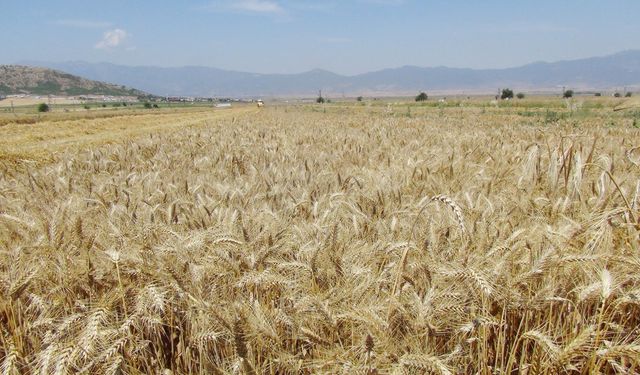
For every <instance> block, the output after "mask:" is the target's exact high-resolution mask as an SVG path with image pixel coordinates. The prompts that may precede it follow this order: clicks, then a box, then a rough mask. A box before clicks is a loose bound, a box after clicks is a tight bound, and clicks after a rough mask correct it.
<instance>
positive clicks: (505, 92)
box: [500, 89, 513, 99]
mask: <svg viewBox="0 0 640 375" xmlns="http://www.w3.org/2000/svg"><path fill="white" fill-rule="evenodd" d="M500 98H501V99H513V90H511V89H502V95H500Z"/></svg>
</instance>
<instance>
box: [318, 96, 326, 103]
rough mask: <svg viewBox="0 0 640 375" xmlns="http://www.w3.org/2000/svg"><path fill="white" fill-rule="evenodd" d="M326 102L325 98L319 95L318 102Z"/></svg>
mask: <svg viewBox="0 0 640 375" xmlns="http://www.w3.org/2000/svg"><path fill="white" fill-rule="evenodd" d="M324 102H325V99H324V98H323V97H322V96H318V99H316V103H318V104H322V103H324Z"/></svg>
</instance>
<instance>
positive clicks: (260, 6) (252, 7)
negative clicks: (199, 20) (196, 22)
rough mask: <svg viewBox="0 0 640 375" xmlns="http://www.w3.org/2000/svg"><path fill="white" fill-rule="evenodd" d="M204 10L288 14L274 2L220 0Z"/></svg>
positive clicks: (267, 0)
mask: <svg viewBox="0 0 640 375" xmlns="http://www.w3.org/2000/svg"><path fill="white" fill-rule="evenodd" d="M204 8H205V9H206V10H211V11H215V12H224V11H227V12H228V11H232V12H243V13H261V14H284V13H286V12H285V10H284V8H283V7H282V6H281V5H280V3H278V2H276V1H274V0H218V1H214V2H212V3H210V4H209V5H207V6H206V7H204Z"/></svg>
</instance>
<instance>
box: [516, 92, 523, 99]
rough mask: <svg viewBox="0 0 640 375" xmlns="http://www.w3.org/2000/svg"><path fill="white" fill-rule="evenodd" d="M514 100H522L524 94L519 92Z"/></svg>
mask: <svg viewBox="0 0 640 375" xmlns="http://www.w3.org/2000/svg"><path fill="white" fill-rule="evenodd" d="M516 98H518V99H524V93H523V92H519V93H518V94H517V95H516Z"/></svg>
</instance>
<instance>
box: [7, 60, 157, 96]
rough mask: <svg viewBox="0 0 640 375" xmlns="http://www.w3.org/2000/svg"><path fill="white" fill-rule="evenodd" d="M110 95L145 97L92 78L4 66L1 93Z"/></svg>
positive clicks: (51, 70) (39, 69) (45, 70)
mask: <svg viewBox="0 0 640 375" xmlns="http://www.w3.org/2000/svg"><path fill="white" fill-rule="evenodd" d="M10 94H33V95H110V96H145V95H147V94H146V93H144V92H142V91H139V90H135V89H131V88H128V87H125V86H118V85H113V84H109V83H104V82H98V81H91V80H88V79H84V78H81V77H78V76H74V75H71V74H68V73H64V72H61V71H58V70H53V69H48V68H38V67H31V66H23V65H0V95H10Z"/></svg>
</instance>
